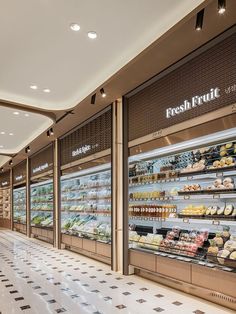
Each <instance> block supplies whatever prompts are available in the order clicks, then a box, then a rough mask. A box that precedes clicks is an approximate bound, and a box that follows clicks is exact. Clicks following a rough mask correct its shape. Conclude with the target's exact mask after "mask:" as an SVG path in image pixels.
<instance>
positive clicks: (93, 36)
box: [88, 32, 98, 39]
mask: <svg viewBox="0 0 236 314" xmlns="http://www.w3.org/2000/svg"><path fill="white" fill-rule="evenodd" d="M97 37H98V35H97V33H96V32H88V38H90V39H95V38H97Z"/></svg>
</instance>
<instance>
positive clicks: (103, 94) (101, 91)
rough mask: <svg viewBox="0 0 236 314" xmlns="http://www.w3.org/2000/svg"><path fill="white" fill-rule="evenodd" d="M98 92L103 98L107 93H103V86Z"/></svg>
mask: <svg viewBox="0 0 236 314" xmlns="http://www.w3.org/2000/svg"><path fill="white" fill-rule="evenodd" d="M100 93H101V95H102V97H103V98H105V97H106V95H107V94H106V93H105V91H104V88H101V89H100Z"/></svg>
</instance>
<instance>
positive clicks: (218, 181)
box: [214, 178, 222, 187]
mask: <svg viewBox="0 0 236 314" xmlns="http://www.w3.org/2000/svg"><path fill="white" fill-rule="evenodd" d="M219 185H222V179H220V178H219V179H216V180H215V181H214V186H215V187H218V186H219Z"/></svg>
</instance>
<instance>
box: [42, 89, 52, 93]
mask: <svg viewBox="0 0 236 314" xmlns="http://www.w3.org/2000/svg"><path fill="white" fill-rule="evenodd" d="M43 91H44V93H50V92H51V90H50V89H49V88H44V90H43Z"/></svg>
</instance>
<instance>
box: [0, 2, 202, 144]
mask: <svg viewBox="0 0 236 314" xmlns="http://www.w3.org/2000/svg"><path fill="white" fill-rule="evenodd" d="M203 1H204V0H191V1H189V0H181V1H180V0H69V1H68V0H20V1H19V0H7V1H6V0H5V1H4V0H0V8H1V10H0V38H1V52H0V69H1V71H0V99H3V100H9V101H14V102H18V103H22V104H26V105H31V106H36V107H40V108H44V109H51V110H55V109H68V108H69V107H73V106H75V105H76V104H78V103H79V102H80V101H81V100H83V99H84V98H85V97H86V96H88V95H89V94H90V93H91V92H93V91H94V90H95V89H96V88H97V87H98V86H99V85H101V84H103V82H105V80H107V79H108V78H109V77H111V75H113V74H114V73H115V72H117V71H118V70H119V69H120V68H121V67H123V66H124V65H125V64H126V63H128V62H129V61H130V60H131V59H133V58H134V57H135V56H136V55H137V54H139V53H140V52H141V51H142V50H143V49H145V48H146V47H147V46H149V45H150V44H151V43H152V42H153V41H155V40H156V39H157V38H158V37H160V36H161V35H162V34H163V33H165V32H166V31H167V30H168V29H170V28H171V27H172V26H173V25H175V24H176V23H177V22H178V21H180V20H181V19H182V18H183V17H184V16H186V15H187V14H188V13H189V12H191V11H192V10H193V9H194V8H195V7H196V6H198V5H199V4H201V3H202V2H203ZM72 22H77V23H78V24H79V25H80V26H81V29H80V31H79V32H73V31H71V30H70V27H69V25H70V24H71V23H72ZM88 31H96V32H97V34H98V38H97V39H95V40H91V39H89V38H88V37H87V32H88ZM170 53H171V52H170ZM31 84H36V85H38V86H39V89H38V90H32V89H30V87H29V86H30V85H31ZM44 88H50V89H51V93H44V92H43V91H42V90H43V89H44ZM107 92H108V93H109V91H107ZM29 120H30V119H29ZM8 125H9V123H8ZM12 127H13V126H12ZM19 132H20V133H21V132H22V134H21V135H19V136H20V137H21V140H20V142H18V141H15V142H9V147H8V148H7V149H8V150H9V149H13V148H14V150H16V146H17V145H18V146H20V144H19V143H21V141H22V139H23V133H24V134H25V133H27V132H26V130H25V131H24V130H23V129H22V130H20V131H19ZM25 135H26V134H25ZM14 145H16V146H14ZM18 146H17V147H18Z"/></svg>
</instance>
